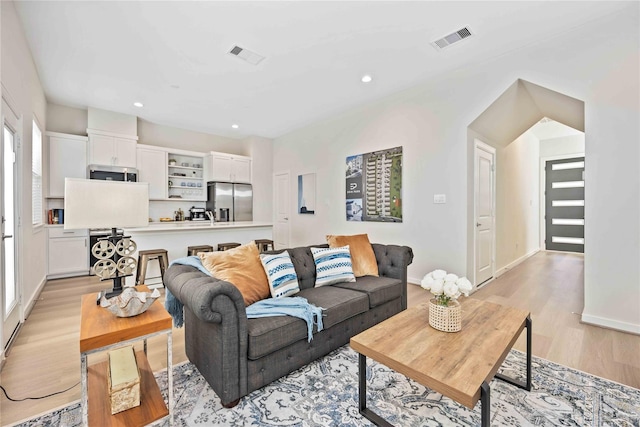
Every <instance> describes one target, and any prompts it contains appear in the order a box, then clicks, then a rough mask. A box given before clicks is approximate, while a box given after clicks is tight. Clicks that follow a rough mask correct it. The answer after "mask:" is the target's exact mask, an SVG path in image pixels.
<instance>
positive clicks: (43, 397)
mask: <svg viewBox="0 0 640 427" xmlns="http://www.w3.org/2000/svg"><path fill="white" fill-rule="evenodd" d="M78 384H80V381H78V382H77V383H75V384H74V385H72V386H71V387H69V388H67V389H65V390H62V391H56V392H55V393H51V394H47V395H46V396H40V397H25V398H24V399H12V398H11V397H9V395H8V394H7V390H5V389H4V387H2V386H1V385H0V389H2V392H3V393H4V395H5V396H6V397H7V399H8V400H10V401H12V402H24V401H25V400H38V399H46V398H47V397H51V396H55V395H56V394H62V393H66V392H68V391H69V390H71V389H72V388H74V387H75V386H77V385H78Z"/></svg>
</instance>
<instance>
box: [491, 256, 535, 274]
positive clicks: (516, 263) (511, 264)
mask: <svg viewBox="0 0 640 427" xmlns="http://www.w3.org/2000/svg"><path fill="white" fill-rule="evenodd" d="M538 252H540V249H534V250H532V251H531V252H529V253H528V254H525V255H522V256H521V257H520V258H518V259H516V260H515V261H512V262H510V263H509V264H507V265H505V266H504V267H502V268H500V269H498V270H496V274H495V277H496V278H498V277H500V276H502V275H503V274H504V273H506V272H507V271H509V270H511V269H512V268H514V267H515V266H517V265H518V264H520V263H521V262H523V261H525V260H526V259H527V258H530V257H532V256H534V255H535V254H537V253H538Z"/></svg>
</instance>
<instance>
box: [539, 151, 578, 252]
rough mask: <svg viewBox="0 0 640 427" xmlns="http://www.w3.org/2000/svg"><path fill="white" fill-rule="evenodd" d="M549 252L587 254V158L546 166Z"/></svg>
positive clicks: (554, 161)
mask: <svg viewBox="0 0 640 427" xmlns="http://www.w3.org/2000/svg"><path fill="white" fill-rule="evenodd" d="M545 175H546V179H545V181H546V183H545V228H546V236H545V237H546V248H547V249H548V250H555V251H567V252H579V253H584V157H576V158H572V159H562V160H551V161H547V162H546V165H545Z"/></svg>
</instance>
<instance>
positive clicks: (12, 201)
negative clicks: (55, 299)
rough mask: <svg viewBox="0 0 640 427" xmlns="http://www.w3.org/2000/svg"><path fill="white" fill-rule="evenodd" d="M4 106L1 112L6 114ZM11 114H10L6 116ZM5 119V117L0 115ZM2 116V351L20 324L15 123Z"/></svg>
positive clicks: (0, 210) (0, 157) (0, 164)
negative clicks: (17, 266)
mask: <svg viewBox="0 0 640 427" xmlns="http://www.w3.org/2000/svg"><path fill="white" fill-rule="evenodd" d="M5 107H6V104H5V105H3V111H7V108H5ZM9 114H11V113H9ZM3 117H4V116H3ZM12 122H13V120H11V119H10V118H7V117H4V118H3V120H2V123H3V126H2V137H1V140H2V147H1V150H0V168H2V170H1V171H0V176H2V184H1V185H0V215H1V218H0V222H1V224H0V233H1V235H2V236H1V238H2V243H1V244H0V278H1V279H2V347H1V348H2V349H4V348H5V347H6V346H7V344H8V343H9V341H10V339H11V337H12V335H13V334H14V332H15V331H16V330H17V327H18V325H19V324H20V292H19V287H18V278H17V274H16V272H17V268H16V265H17V258H16V253H17V245H16V241H17V237H18V234H17V231H18V227H17V221H16V218H17V215H16V211H17V206H18V205H17V200H18V199H17V197H16V196H17V192H16V190H15V189H16V183H17V168H16V146H17V142H18V141H17V139H18V136H17V134H16V129H17V123H12Z"/></svg>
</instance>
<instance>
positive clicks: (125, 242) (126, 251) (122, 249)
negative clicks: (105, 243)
mask: <svg viewBox="0 0 640 427" xmlns="http://www.w3.org/2000/svg"><path fill="white" fill-rule="evenodd" d="M136 249H137V245H136V242H134V241H133V240H131V239H129V238H128V237H125V238H123V239H122V240H120V241H119V242H118V243H116V252H117V253H118V255H121V256H129V255H131V254H132V253H134V252H135V251H136Z"/></svg>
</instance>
